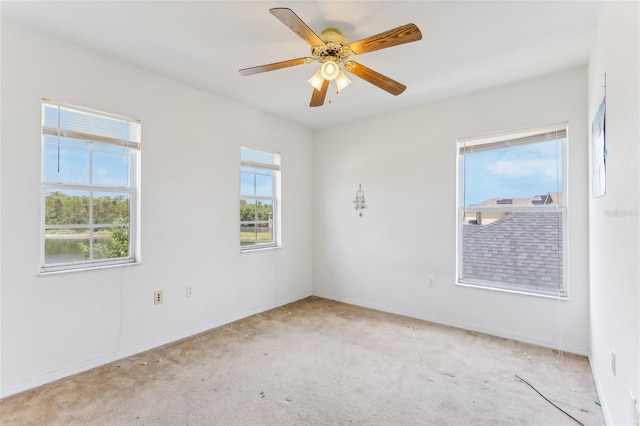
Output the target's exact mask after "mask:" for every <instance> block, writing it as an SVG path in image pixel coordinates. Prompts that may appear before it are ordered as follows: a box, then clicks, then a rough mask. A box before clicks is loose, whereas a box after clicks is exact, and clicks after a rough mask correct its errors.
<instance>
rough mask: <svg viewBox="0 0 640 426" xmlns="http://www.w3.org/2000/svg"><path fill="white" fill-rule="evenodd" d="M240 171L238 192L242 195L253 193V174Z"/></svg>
mask: <svg viewBox="0 0 640 426" xmlns="http://www.w3.org/2000/svg"><path fill="white" fill-rule="evenodd" d="M244 169H245V168H244V167H243V171H242V172H241V173H240V194H242V195H255V193H256V192H255V180H254V177H255V175H254V174H253V173H249V172H246V171H244Z"/></svg>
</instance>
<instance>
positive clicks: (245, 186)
mask: <svg viewBox="0 0 640 426" xmlns="http://www.w3.org/2000/svg"><path fill="white" fill-rule="evenodd" d="M279 194H280V154H278V153H275V152H271V151H267V150H263V149H257V148H250V147H247V146H242V147H240V249H241V250H243V251H244V250H251V249H255V248H267V247H277V245H278V232H279V229H280V215H279V204H280V195H279Z"/></svg>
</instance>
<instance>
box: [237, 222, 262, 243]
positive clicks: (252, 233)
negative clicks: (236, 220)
mask: <svg viewBox="0 0 640 426" xmlns="http://www.w3.org/2000/svg"><path fill="white" fill-rule="evenodd" d="M257 241H258V237H257V235H256V227H255V226H253V225H249V224H241V225H240V245H241V246H248V245H255V244H256V243H257Z"/></svg>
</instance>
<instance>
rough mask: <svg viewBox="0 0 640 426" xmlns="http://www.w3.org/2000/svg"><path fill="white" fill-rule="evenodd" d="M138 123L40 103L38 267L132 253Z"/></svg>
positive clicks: (116, 260) (119, 259)
mask: <svg viewBox="0 0 640 426" xmlns="http://www.w3.org/2000/svg"><path fill="white" fill-rule="evenodd" d="M140 133H141V132H140V123H139V122H138V121H136V120H131V119H128V118H123V117H118V116H115V115H110V114H104V113H101V112H97V111H92V110H88V109H85V108H79V107H75V106H70V105H64V104H59V103H55V102H52V101H48V100H44V101H43V102H42V210H43V231H42V235H43V244H42V255H41V258H42V262H41V269H42V271H43V272H49V271H60V270H70V269H82V268H88V267H94V266H102V265H114V264H123V263H131V262H135V260H136V253H135V247H136V245H135V236H136V229H135V223H136V216H137V211H136V188H137V181H136V170H137V165H138V161H139V155H138V154H139V152H138V150H139V148H140Z"/></svg>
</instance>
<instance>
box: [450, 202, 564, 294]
mask: <svg viewBox="0 0 640 426" xmlns="http://www.w3.org/2000/svg"><path fill="white" fill-rule="evenodd" d="M471 218H473V219H471ZM470 219H471V220H470ZM478 222H479V223H478ZM562 228H563V223H562V213H561V212H555V211H553V212H551V211H540V212H516V213H512V212H509V211H502V212H497V211H496V212H488V213H487V212H475V213H466V214H465V224H464V225H463V237H462V241H463V242H462V245H463V247H462V251H463V253H462V254H463V256H462V259H463V264H462V265H463V269H462V276H463V277H464V279H467V280H468V279H472V280H479V281H486V282H491V283H492V285H494V286H501V287H510V285H509V284H511V286H513V285H517V287H518V288H520V289H530V290H536V291H538V292H543V293H544V292H549V291H552V292H553V291H555V292H558V291H562V289H563V276H562V275H563V260H562V259H563V253H562V239H563V236H562V234H563V232H562Z"/></svg>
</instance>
